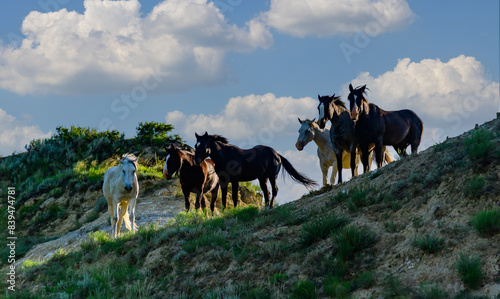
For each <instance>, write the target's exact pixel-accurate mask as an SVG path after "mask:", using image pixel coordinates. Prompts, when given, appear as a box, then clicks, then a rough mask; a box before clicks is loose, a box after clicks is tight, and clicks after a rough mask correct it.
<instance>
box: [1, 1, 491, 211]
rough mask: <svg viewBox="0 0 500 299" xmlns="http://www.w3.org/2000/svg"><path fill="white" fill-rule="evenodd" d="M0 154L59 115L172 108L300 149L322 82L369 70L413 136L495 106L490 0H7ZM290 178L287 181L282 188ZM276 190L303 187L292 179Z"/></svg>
mask: <svg viewBox="0 0 500 299" xmlns="http://www.w3.org/2000/svg"><path fill="white" fill-rule="evenodd" d="M139 2H140V3H139ZM0 8H1V9H0V39H1V40H2V42H1V46H0V99H1V100H0V123H1V124H2V126H0V155H3V156H5V155H9V154H11V153H12V152H14V151H17V152H19V151H22V150H23V148H24V144H26V143H27V142H29V140H31V139H33V138H43V137H48V136H50V135H51V134H52V133H53V132H54V131H55V128H56V127H57V126H70V125H79V126H88V127H96V128H101V129H106V128H109V127H110V126H112V128H115V129H117V130H119V131H121V132H124V133H125V134H126V135H127V136H129V137H131V136H133V135H134V134H135V127H136V126H137V124H138V122H140V121H167V122H169V123H173V124H174V126H175V127H176V133H179V134H180V135H181V136H182V137H184V138H185V139H186V140H187V142H188V143H190V144H193V143H194V142H193V139H194V132H195V131H196V132H199V133H202V132H203V131H205V130H207V131H209V133H218V134H222V135H225V136H226V137H228V138H229V140H230V141H231V142H233V143H235V144H239V145H241V146H250V145H254V144H257V143H263V144H266V145H270V146H272V147H274V148H276V149H277V150H278V151H280V152H281V153H283V154H285V156H287V157H289V158H290V159H291V160H292V163H293V164H294V165H296V166H297V168H298V169H299V170H302V171H303V172H305V173H306V174H308V175H309V176H311V177H313V178H315V179H317V180H320V179H321V175H320V172H319V167H318V166H317V165H316V164H317V158H316V157H315V151H316V146H315V145H314V144H311V145H308V146H307V147H306V149H305V151H304V152H298V151H297V150H296V149H295V146H294V144H295V141H296V138H297V130H298V128H299V123H298V122H297V120H296V119H297V117H301V118H313V117H317V111H316V97H317V94H318V93H319V94H322V95H324V94H332V93H333V92H335V93H336V94H337V95H341V96H342V97H343V99H345V97H346V96H347V86H348V84H349V83H351V82H352V83H353V85H360V84H367V85H368V87H369V88H370V90H371V92H370V93H369V94H368V98H369V100H371V101H372V102H374V103H376V104H378V105H379V106H380V107H381V108H385V109H387V110H396V109H403V108H410V109H412V110H414V111H415V112H416V113H417V114H418V115H419V116H420V117H421V118H422V119H423V121H424V125H425V131H424V140H423V141H422V145H421V148H420V149H421V150H424V149H425V148H426V147H428V146H430V145H432V144H435V143H437V142H440V141H442V140H443V139H444V138H446V136H455V135H457V134H460V133H461V132H463V131H465V130H468V129H470V128H471V127H473V125H474V124H476V123H483V122H485V121H488V120H491V119H493V118H494V117H495V113H496V112H497V111H498V110H499V83H498V82H499V2H498V1H496V0H485V1H451V0H450V1H404V0H378V1H369V0H358V1H345V0H332V1H330V2H325V1H318V0H307V1H306V0H287V1H285V0H271V1H247V0H231V1H230V0H220V1H215V4H214V3H212V2H207V1H204V0H193V1H187V0H182V1H180V0H167V1H100V0H86V1H83V0H40V1H38V0H37V1H4V2H2V4H0ZM285 189H286V190H285ZM281 190H285V191H282V194H280V195H281V196H280V195H279V196H278V202H284V201H288V200H290V198H296V197H297V196H296V195H295V194H297V195H301V194H302V193H304V192H305V189H303V188H302V187H298V186H295V185H294V184H292V183H291V182H287V183H286V187H285V186H282V187H281Z"/></svg>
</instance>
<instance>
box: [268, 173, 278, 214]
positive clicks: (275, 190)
mask: <svg viewBox="0 0 500 299" xmlns="http://www.w3.org/2000/svg"><path fill="white" fill-rule="evenodd" d="M276 178H277V177H274V178H269V181H270V182H271V190H272V192H273V197H271V203H270V204H269V208H271V209H272V208H273V207H274V199H275V198H276V195H278V186H276Z"/></svg>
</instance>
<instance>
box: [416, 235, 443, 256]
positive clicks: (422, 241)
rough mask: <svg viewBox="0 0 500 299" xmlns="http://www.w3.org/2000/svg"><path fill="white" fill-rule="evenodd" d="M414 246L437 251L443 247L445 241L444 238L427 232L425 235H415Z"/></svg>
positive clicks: (427, 250) (430, 251)
mask: <svg viewBox="0 0 500 299" xmlns="http://www.w3.org/2000/svg"><path fill="white" fill-rule="evenodd" d="M413 246H415V247H418V248H420V249H421V250H423V251H425V252H427V253H436V252H437V251H439V250H441V249H442V248H443V246H444V242H443V239H442V238H439V237H436V236H434V235H430V234H426V235H425V236H418V237H415V239H414V240H413Z"/></svg>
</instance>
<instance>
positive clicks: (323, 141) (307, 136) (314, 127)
mask: <svg viewBox="0 0 500 299" xmlns="http://www.w3.org/2000/svg"><path fill="white" fill-rule="evenodd" d="M299 122H300V124H301V126H300V129H299V137H298V138H297V143H296V144H295V147H296V148H297V149H298V150H299V151H302V150H303V149H304V147H305V146H306V145H307V144H308V143H309V142H311V141H314V143H316V145H317V146H318V150H317V154H318V158H319V166H320V168H321V172H322V174H323V187H324V186H326V185H327V184H328V169H329V168H330V166H331V167H332V175H331V177H330V185H333V184H334V183H335V177H336V176H337V173H338V172H339V168H340V167H337V161H338V160H337V158H336V156H335V152H334V151H333V145H332V142H331V141H330V128H329V127H325V128H324V129H321V128H320V127H319V126H318V123H317V122H316V121H315V119H313V120H310V119H306V120H301V119H300V118H299ZM350 161H351V154H350V153H348V152H344V153H343V154H342V168H345V169H348V168H350ZM360 161H361V160H360V158H359V155H358V156H357V157H356V166H357V165H358V164H359V162H360ZM354 173H355V175H356V176H357V175H358V168H357V167H356V168H355V170H354Z"/></svg>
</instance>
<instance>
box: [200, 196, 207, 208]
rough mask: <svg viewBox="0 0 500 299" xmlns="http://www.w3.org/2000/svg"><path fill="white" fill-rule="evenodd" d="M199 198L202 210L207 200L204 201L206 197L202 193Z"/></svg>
mask: <svg viewBox="0 0 500 299" xmlns="http://www.w3.org/2000/svg"><path fill="white" fill-rule="evenodd" d="M200 200H201V208H202V209H203V210H204V209H206V208H207V202H206V198H205V194H204V193H202V194H201V198H200Z"/></svg>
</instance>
